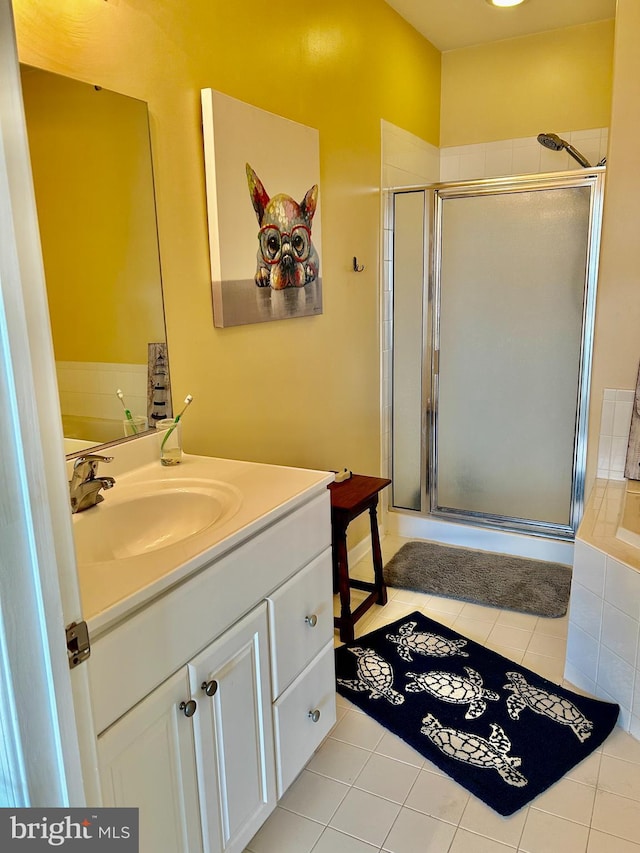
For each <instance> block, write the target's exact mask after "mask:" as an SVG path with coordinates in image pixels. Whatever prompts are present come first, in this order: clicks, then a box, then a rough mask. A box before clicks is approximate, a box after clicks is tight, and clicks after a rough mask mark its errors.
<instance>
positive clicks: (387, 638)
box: [336, 612, 619, 815]
mask: <svg viewBox="0 0 640 853" xmlns="http://www.w3.org/2000/svg"><path fill="white" fill-rule="evenodd" d="M336 679H337V689H338V692H339V693H340V694H341V695H343V696H345V697H346V698H347V699H349V700H350V701H351V702H353V703H354V704H355V705H357V706H358V707H359V708H361V709H362V710H363V711H365V712H366V713H367V714H368V715H369V716H371V717H373V718H374V719H375V720H377V721H378V722H379V723H380V724H381V725H383V726H384V727H385V728H387V729H388V730H389V731H391V732H393V733H394V734H396V735H398V737H400V738H402V740H404V741H405V742H406V743H408V744H409V745H410V746H412V747H413V748H414V749H416V750H417V751H418V752H419V753H421V754H422V755H424V756H425V758H428V759H429V760H430V761H432V762H433V763H434V764H435V765H437V766H438V767H439V768H440V769H441V770H442V771H444V772H445V773H447V774H448V775H449V776H450V777H451V778H452V779H455V780H456V782H458V783H459V784H460V785H462V786H463V787H465V788H466V789H467V790H468V791H471V793H472V794H475V796H476V797H478V798H479V799H481V800H482V801H483V802H485V803H486V804H487V805H488V806H490V807H491V808H493V809H495V811H497V812H498V813H499V814H501V815H510V814H513V813H514V812H515V811H517V810H518V809H520V808H522V806H524V805H526V804H527V803H528V802H530V801H531V800H532V799H534V797H537V796H538V794H540V793H542V791H544V790H546V789H547V788H548V787H549V786H550V785H552V784H553V783H554V782H556V781H557V780H558V779H560V778H562V776H564V774H565V773H567V772H568V771H569V770H570V769H571V768H572V767H574V766H575V765H576V764H578V763H579V762H580V761H582V760H583V759H584V758H586V756H587V755H589V754H590V753H591V752H593V751H594V750H595V749H597V748H598V747H599V746H600V744H601V743H602V742H603V741H604V740H605V738H606V737H607V736H608V735H609V734H610V733H611V731H612V729H613V727H614V726H615V724H616V720H617V718H618V711H619V707H618V705H615V704H613V703H611V702H603V701H601V700H599V699H592V698H590V697H586V696H581V695H578V694H577V693H573V692H572V691H570V690H566V689H565V688H563V687H560V686H559V685H557V684H554V683H553V682H551V681H548V680H547V679H546V678H542V676H540V675H536V674H535V673H533V672H531V670H528V669H526V668H525V667H523V666H520V665H518V664H516V663H514V662H513V661H510V660H509V659H508V658H505V657H503V656H502V655H499V654H497V653H496V652H493V651H491V650H490V649H487V648H485V647H484V646H481V645H479V644H478V643H475V642H474V641H473V640H469V639H467V638H466V637H463V636H461V635H460V634H457V633H456V632H455V631H453V630H451V629H450V628H447V627H446V626H445V625H441V624H440V623H439V622H434V621H433V620H432V619H428V618H427V617H426V616H424V615H423V614H422V613H419V612H415V613H411V614H409V615H408V616H405V617H404V618H403V619H399V620H397V621H396V622H392V623H391V624H389V625H386V626H384V627H383V628H378V629H377V630H376V631H372V632H371V633H370V634H366V635H365V636H364V637H360V638H359V639H358V640H355V641H354V642H352V643H347V644H346V645H344V646H340V647H339V648H337V649H336Z"/></svg>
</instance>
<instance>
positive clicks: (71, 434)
mask: <svg viewBox="0 0 640 853" xmlns="http://www.w3.org/2000/svg"><path fill="white" fill-rule="evenodd" d="M21 74H22V91H23V98H24V106H25V117H26V124H27V134H28V138H29V149H30V154H31V167H32V171H33V182H34V187H35V196H36V205H37V209H38V220H39V225H40V237H41V242H42V255H43V261H44V269H45V278H46V283H47V297H48V302H49V313H50V318H51V329H52V336H53V347H54V353H55V359H56V369H57V374H58V386H59V391H60V408H61V410H62V420H63V431H64V436H65V452H66V453H67V454H70V453H74V452H77V451H80V450H83V449H85V448H86V447H89V446H92V447H93V446H95V445H96V444H104V443H107V442H113V441H114V440H117V439H124V437H125V428H124V424H123V422H124V420H125V410H124V407H123V403H122V402H121V400H120V399H119V397H118V396H117V394H116V392H117V391H118V390H119V389H120V390H122V392H123V400H124V406H125V407H126V408H127V409H129V411H130V412H131V413H132V415H141V416H143V417H146V418H148V419H151V420H153V419H154V418H160V417H167V416H170V414H171V411H170V403H171V398H170V391H169V389H168V365H167V364H166V361H164V363H160V364H159V365H157V364H156V365H154V367H153V368H152V369H151V370H150V369H149V366H148V365H149V360H150V353H151V352H153V353H154V356H153V357H154V358H155V357H156V356H157V353H158V351H160V352H161V353H162V354H163V355H162V359H166V335H165V324H164V311H163V302H162V283H161V277H160V258H159V249H158V235H157V224H156V209H155V196H154V187H153V171H152V163H151V147H150V138H149V120H148V112H147V105H146V103H144V102H143V101H139V100H136V99H135V98H130V97H128V96H125V95H121V94H118V93H116V92H110V91H108V90H106V89H102V88H100V87H99V86H92V85H90V84H88V83H82V82H79V81H77V80H72V79H69V78H67V77H62V76H60V75H57V74H52V73H50V72H48V71H42V70H41V69H37V68H31V67H28V66H22V67H21ZM150 344H154V345H160V346H155V347H154V348H151V347H150V346H149V345H150ZM158 371H159V372H160V373H161V374H163V372H164V374H166V379H167V381H166V382H164V384H163V383H162V379H163V378H164V377H161V379H160V381H157V382H156V379H157V377H156V378H154V376H153V374H154V373H156V372H158ZM150 374H151V375H150ZM148 387H149V388H150V389H151V394H149V393H148V391H147V388H148ZM165 387H166V389H167V390H164V389H165ZM154 388H158V389H160V390H157V391H154ZM148 400H149V401H150V402H149V405H148ZM145 428H146V426H145V424H144V422H143V425H142V428H140V426H138V427H137V428H136V430H135V432H136V434H137V433H138V432H140V431H141V429H142V430H144V429H145ZM130 432H131V430H129V433H130Z"/></svg>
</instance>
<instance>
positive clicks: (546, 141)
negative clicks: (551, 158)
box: [538, 133, 591, 169]
mask: <svg viewBox="0 0 640 853" xmlns="http://www.w3.org/2000/svg"><path fill="white" fill-rule="evenodd" d="M538 142H539V143H540V145H544V147H545V148H550V149H551V150H552V151H562V149H563V148H564V149H565V151H566V152H567V154H569V155H570V156H571V157H573V159H574V160H577V162H578V163H580V165H581V166H582V167H583V168H585V169H590V168H591V163H590V162H589V161H588V160H587V158H586V157H584V156H583V155H582V154H581V153H580V152H579V151H578V150H577V149H576V148H574V147H573V145H572V144H571V143H570V142H567V141H566V139H560V137H559V136H558V135H557V134H555V133H539V134H538Z"/></svg>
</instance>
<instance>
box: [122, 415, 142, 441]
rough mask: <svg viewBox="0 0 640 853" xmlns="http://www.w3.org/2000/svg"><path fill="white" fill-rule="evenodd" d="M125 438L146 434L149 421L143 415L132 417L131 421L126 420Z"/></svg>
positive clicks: (123, 425) (124, 422)
mask: <svg viewBox="0 0 640 853" xmlns="http://www.w3.org/2000/svg"><path fill="white" fill-rule="evenodd" d="M122 428H123V430H124V434H125V438H127V437H128V436H130V435H138V434H139V433H141V432H144V431H145V430H146V428H147V419H146V418H145V417H143V416H142V415H131V419H129V418H125V419H124V420H123V421H122Z"/></svg>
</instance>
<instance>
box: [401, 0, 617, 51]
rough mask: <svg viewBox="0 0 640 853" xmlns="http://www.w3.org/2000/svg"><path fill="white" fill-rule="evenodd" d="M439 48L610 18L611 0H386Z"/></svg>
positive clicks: (614, 6)
mask: <svg viewBox="0 0 640 853" xmlns="http://www.w3.org/2000/svg"><path fill="white" fill-rule="evenodd" d="M386 2H387V3H388V4H389V6H391V7H392V8H393V9H395V10H396V12H398V13H399V14H400V15H402V17H403V18H405V20H407V21H408V22H409V23H410V24H411V25H412V26H413V27H415V29H416V30H418V32H419V33H422V35H423V36H425V37H426V38H427V39H429V41H430V42H431V43H432V44H433V45H434V47H437V48H438V50H440V51H445V50H455V49H456V48H460V47H469V46H470V45H475V44H482V43H484V42H491V41H498V40H499V39H508V38H515V37H516V36H525V35H531V34H532V33H541V32H545V31H546V30H555V29H559V28H560V27H571V26H575V25H577V24H585V23H589V22H590V21H603V20H605V19H607V18H614V17H615V11H616V0H525V2H524V3H523V4H522V5H521V6H514V7H513V8H506V9H498V8H496V7H494V6H490V5H489V4H488V3H487V2H486V0H386Z"/></svg>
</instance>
